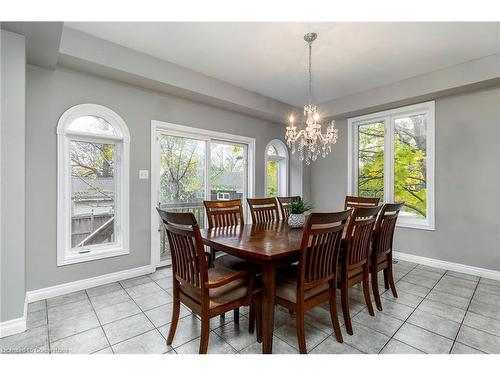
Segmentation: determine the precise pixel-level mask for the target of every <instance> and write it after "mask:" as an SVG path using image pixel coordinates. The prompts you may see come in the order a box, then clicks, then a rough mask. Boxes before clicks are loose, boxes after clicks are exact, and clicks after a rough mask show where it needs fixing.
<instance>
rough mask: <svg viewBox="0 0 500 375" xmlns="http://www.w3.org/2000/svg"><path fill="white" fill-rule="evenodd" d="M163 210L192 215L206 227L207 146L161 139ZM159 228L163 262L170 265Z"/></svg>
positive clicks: (162, 230) (179, 138)
mask: <svg viewBox="0 0 500 375" xmlns="http://www.w3.org/2000/svg"><path fill="white" fill-rule="evenodd" d="M158 140H159V143H160V171H159V172H160V196H159V199H160V202H159V204H160V207H161V208H163V209H165V210H168V211H177V212H192V213H193V215H194V216H195V218H196V220H197V221H198V224H199V225H200V226H201V227H203V225H204V220H205V210H204V208H203V200H204V199H205V165H206V156H205V153H206V142H205V141H200V140H197V139H190V138H185V137H176V136H171V135H163V134H162V135H159V137H158ZM158 224H159V228H160V259H161V260H162V261H166V262H170V250H169V246H168V239H167V235H166V232H165V228H164V226H163V224H162V223H161V221H160V219H159V218H158Z"/></svg>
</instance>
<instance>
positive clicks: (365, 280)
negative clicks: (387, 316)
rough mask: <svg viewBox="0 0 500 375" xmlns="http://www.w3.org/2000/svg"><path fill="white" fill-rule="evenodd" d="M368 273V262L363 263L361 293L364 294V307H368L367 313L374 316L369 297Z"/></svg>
mask: <svg viewBox="0 0 500 375" xmlns="http://www.w3.org/2000/svg"><path fill="white" fill-rule="evenodd" d="M368 274H369V272H368V264H365V266H364V267H363V294H364V295H365V303H366V307H368V313H369V314H370V315H371V316H375V312H374V311H373V305H372V300H371V297H370V284H369V283H368Z"/></svg>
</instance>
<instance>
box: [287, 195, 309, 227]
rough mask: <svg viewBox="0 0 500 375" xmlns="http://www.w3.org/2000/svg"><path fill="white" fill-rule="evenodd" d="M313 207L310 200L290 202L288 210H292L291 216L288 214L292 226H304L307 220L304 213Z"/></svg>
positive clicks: (289, 223)
mask: <svg viewBox="0 0 500 375" xmlns="http://www.w3.org/2000/svg"><path fill="white" fill-rule="evenodd" d="M312 208H313V207H312V204H311V203H310V202H306V201H303V200H297V201H292V202H290V203H288V210H289V211H290V216H288V225H289V226H290V228H302V227H303V226H304V223H305V222H306V216H305V215H304V213H305V212H306V211H309V210H310V209H312Z"/></svg>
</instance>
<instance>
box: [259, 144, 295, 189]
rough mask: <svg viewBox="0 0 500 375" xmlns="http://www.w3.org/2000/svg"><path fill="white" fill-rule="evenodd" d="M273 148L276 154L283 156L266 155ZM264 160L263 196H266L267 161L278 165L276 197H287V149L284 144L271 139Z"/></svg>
mask: <svg viewBox="0 0 500 375" xmlns="http://www.w3.org/2000/svg"><path fill="white" fill-rule="evenodd" d="M271 146H274V147H275V148H276V150H277V151H278V153H282V154H284V155H268V154H267V151H268V150H269V147H271ZM265 155H266V157H265V160H264V195H265V194H267V184H268V181H267V180H268V179H267V161H268V160H276V161H277V162H278V163H279V164H278V186H277V187H278V189H277V192H276V195H277V196H278V197H285V196H288V169H289V162H288V148H287V147H286V145H285V143H284V142H283V141H282V140H280V139H273V140H271V141H269V143H268V144H267V146H266V150H265Z"/></svg>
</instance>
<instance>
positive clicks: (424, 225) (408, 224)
mask: <svg viewBox="0 0 500 375" xmlns="http://www.w3.org/2000/svg"><path fill="white" fill-rule="evenodd" d="M396 226H397V227H400V228H409V229H419V230H428V231H435V230H436V228H435V226H434V224H429V223H426V222H422V223H419V222H413V223H412V222H405V221H402V222H398V223H396Z"/></svg>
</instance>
